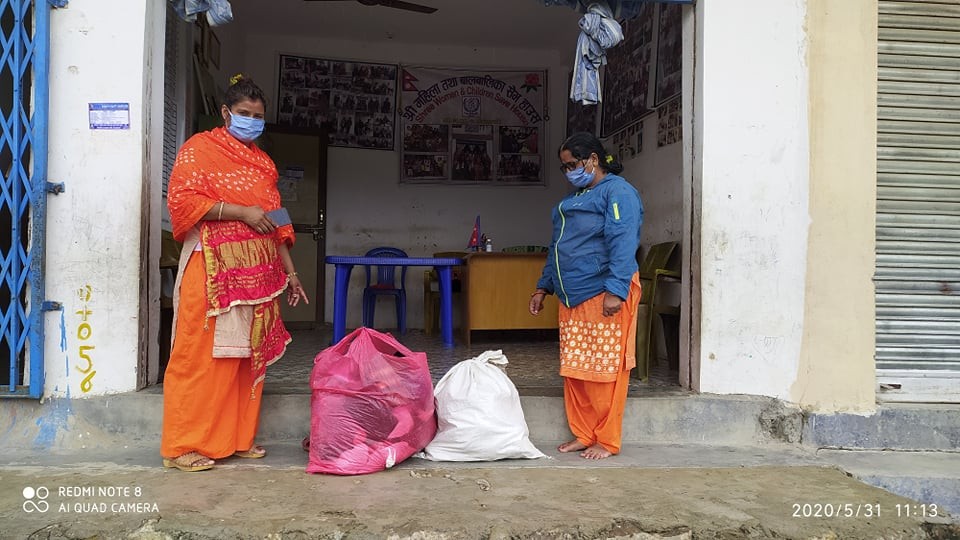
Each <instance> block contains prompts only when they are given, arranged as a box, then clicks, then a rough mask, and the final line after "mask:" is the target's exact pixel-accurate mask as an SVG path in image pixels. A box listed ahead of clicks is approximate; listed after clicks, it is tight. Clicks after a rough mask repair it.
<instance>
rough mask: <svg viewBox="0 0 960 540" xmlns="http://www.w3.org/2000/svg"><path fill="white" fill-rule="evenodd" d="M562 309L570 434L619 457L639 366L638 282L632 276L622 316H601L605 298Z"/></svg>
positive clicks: (563, 371) (563, 366)
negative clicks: (629, 395) (633, 376)
mask: <svg viewBox="0 0 960 540" xmlns="http://www.w3.org/2000/svg"><path fill="white" fill-rule="evenodd" d="M604 294H605V293H601V294H599V295H597V296H594V297H593V298H591V299H590V300H587V301H586V302H584V303H582V304H580V305H578V306H574V307H572V308H567V307H565V306H564V305H563V303H561V304H560V375H562V376H563V398H564V399H563V404H564V408H565V409H566V413H567V424H568V425H569V426H570V431H571V432H572V433H573V435H574V436H575V437H576V438H577V440H578V441H580V443H582V444H583V445H585V446H588V447H589V446H593V445H594V444H600V445H601V446H603V447H604V448H606V449H607V450H608V451H610V452H611V453H614V454H617V453H619V452H620V444H621V440H622V434H623V412H624V409H625V408H626V404H627V389H628V388H629V385H630V370H631V369H633V368H634V367H635V366H636V364H637V357H636V348H637V314H638V310H637V305H638V304H639V303H640V279H639V275H638V274H634V275H633V279H632V281H631V283H630V292H629V294H628V295H627V300H626V302H624V303H623V306H622V307H621V308H620V311H619V312H618V313H617V314H615V315H614V316H612V317H604V316H603V297H604Z"/></svg>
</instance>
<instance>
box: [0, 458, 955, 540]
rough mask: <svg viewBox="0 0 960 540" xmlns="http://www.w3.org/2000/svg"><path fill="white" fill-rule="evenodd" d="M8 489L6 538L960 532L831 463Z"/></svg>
mask: <svg viewBox="0 0 960 540" xmlns="http://www.w3.org/2000/svg"><path fill="white" fill-rule="evenodd" d="M0 486H3V487H2V489H0V537H2V538H3V539H21V538H30V539H60V538H63V539H67V538H69V539H80V538H84V539H92V538H96V539H113V538H131V539H140V540H153V539H158V540H159V539H178V540H187V539H234V538H236V539H254V538H256V539H281V538H282V539H288V538H289V539H308V538H331V539H333V538H337V539H341V538H345V539H353V538H360V539H366V538H390V539H398V540H399V539H417V540H429V539H447V538H449V539H491V540H493V539H507V538H533V539H581V538H582V539H594V538H610V539H612V538H634V539H653V538H671V539H678V540H679V539H700V538H710V539H735V538H779V539H793V538H797V539H800V538H802V539H814V538H817V539H848V538H852V539H874V538H876V539H880V538H882V539H924V538H938V539H947V538H960V526H958V525H957V524H955V523H952V522H951V521H950V520H949V519H943V518H934V519H931V518H926V519H925V518H923V517H922V516H915V515H913V514H916V513H921V514H922V513H923V512H924V511H926V512H927V513H928V514H929V513H932V511H933V509H932V508H918V506H917V505H916V504H915V503H913V502H912V501H909V500H908V499H904V498H902V497H898V496H896V495H892V494H890V493H888V492H885V491H883V490H880V489H877V488H873V487H870V486H867V485H865V484H863V483H861V482H858V481H857V480H855V479H853V478H850V477H848V476H847V475H846V474H844V473H843V472H841V471H839V470H837V469H834V468H829V467H807V466H802V467H752V468H740V469H738V468H722V469H717V468H699V469H686V468H682V469H645V468H636V467H629V468H616V467H606V468H565V467H548V468H511V467H509V466H501V467H496V468H463V467H450V468H444V467H425V468H424V467H399V468H395V469H392V470H389V471H385V472H381V473H377V474H372V475H366V476H355V477H336V476H324V475H308V474H306V473H304V472H302V470H295V469H290V468H281V469H277V468H271V467H262V466H261V467H257V466H246V465H236V466H229V467H223V468H220V469H217V470H213V471H206V472H201V473H181V472H179V471H174V470H164V469H162V468H161V467H139V466H122V465H120V466H118V465H116V464H88V465H86V466H84V467H83V468H80V469H78V468H57V467H49V466H43V467H31V466H17V467H7V468H4V469H0ZM28 495H29V497H28ZM42 503H47V504H46V505H43V504H42ZM43 508H46V511H41V510H42V509H43ZM908 513H909V514H911V515H907V514H908ZM817 514H819V516H818V515H817Z"/></svg>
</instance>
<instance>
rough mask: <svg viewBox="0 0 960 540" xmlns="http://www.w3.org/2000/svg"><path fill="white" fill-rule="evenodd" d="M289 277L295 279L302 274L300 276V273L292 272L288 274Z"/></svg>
mask: <svg viewBox="0 0 960 540" xmlns="http://www.w3.org/2000/svg"><path fill="white" fill-rule="evenodd" d="M287 275H288V276H290V277H293V276H299V275H300V274H298V273H296V272H290V273H289V274H287Z"/></svg>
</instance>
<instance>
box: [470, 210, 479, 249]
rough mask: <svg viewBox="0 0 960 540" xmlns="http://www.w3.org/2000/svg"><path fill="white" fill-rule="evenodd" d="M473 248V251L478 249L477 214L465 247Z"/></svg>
mask: <svg viewBox="0 0 960 540" xmlns="http://www.w3.org/2000/svg"><path fill="white" fill-rule="evenodd" d="M471 248H472V249H473V250H474V251H480V249H481V247H480V216H479V215H477V220H476V221H475V222H474V223H473V233H471V234H470V243H469V244H467V249H471Z"/></svg>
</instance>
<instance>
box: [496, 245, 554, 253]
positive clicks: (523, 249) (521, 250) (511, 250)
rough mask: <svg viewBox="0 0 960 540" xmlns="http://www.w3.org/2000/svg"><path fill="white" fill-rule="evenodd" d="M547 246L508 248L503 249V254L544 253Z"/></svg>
mask: <svg viewBox="0 0 960 540" xmlns="http://www.w3.org/2000/svg"><path fill="white" fill-rule="evenodd" d="M548 249H549V248H548V247H547V246H510V247H505V248H503V252H504V253H546V252H547V250H548Z"/></svg>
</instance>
